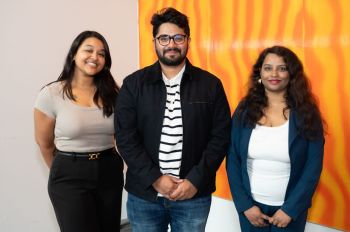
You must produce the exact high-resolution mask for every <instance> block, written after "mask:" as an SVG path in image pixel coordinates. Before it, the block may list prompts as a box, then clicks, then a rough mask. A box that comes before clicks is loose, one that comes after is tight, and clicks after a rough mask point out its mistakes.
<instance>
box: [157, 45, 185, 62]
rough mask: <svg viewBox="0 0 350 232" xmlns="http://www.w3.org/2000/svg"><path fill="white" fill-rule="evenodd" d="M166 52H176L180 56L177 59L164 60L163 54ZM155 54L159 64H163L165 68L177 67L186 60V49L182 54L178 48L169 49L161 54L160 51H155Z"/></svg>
mask: <svg viewBox="0 0 350 232" xmlns="http://www.w3.org/2000/svg"><path fill="white" fill-rule="evenodd" d="M168 51H176V52H178V53H180V56H179V57H177V58H176V59H169V58H166V57H165V53H167V52H168ZM156 53H157V56H158V59H159V61H160V62H161V63H163V64H165V65H167V66H178V65H180V64H181V63H182V62H183V61H184V60H185V59H186V54H187V49H186V50H185V51H184V53H183V54H182V53H181V50H180V49H178V48H169V49H167V50H164V51H163V54H160V53H161V51H158V50H157V49H156Z"/></svg>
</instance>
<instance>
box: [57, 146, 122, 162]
mask: <svg viewBox="0 0 350 232" xmlns="http://www.w3.org/2000/svg"><path fill="white" fill-rule="evenodd" d="M116 153H117V152H116V150H115V148H114V147H113V148H110V149H107V150H103V151H97V152H67V151H60V150H56V152H55V154H57V155H64V156H69V157H73V158H86V159H88V160H96V159H99V158H100V157H101V156H105V155H115V154H116Z"/></svg>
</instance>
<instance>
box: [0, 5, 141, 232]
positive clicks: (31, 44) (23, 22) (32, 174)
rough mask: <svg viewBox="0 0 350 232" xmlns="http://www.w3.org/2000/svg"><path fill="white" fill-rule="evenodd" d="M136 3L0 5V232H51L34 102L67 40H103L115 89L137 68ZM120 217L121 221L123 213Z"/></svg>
mask: <svg viewBox="0 0 350 232" xmlns="http://www.w3.org/2000/svg"><path fill="white" fill-rule="evenodd" d="M137 4H138V2H137V0H99V1H93V0H59V1H54V0H30V1H26V0H1V1H0V107H1V113H0V118H1V120H0V231H2V232H19V231H27V232H52V231H58V226H57V223H56V219H55V216H54V212H53V209H52V206H51V203H50V200H49V198H48V194H47V189H46V188H47V178H48V170H47V168H46V166H45V165H44V163H43V161H42V158H41V155H40V153H39V151H38V148H37V146H36V144H35V142H34V136H33V133H34V132H33V103H34V100H35V97H36V95H37V93H38V91H39V90H40V88H41V87H42V86H43V85H45V84H46V83H48V82H50V81H53V80H55V79H57V77H58V75H59V74H60V72H61V70H62V67H63V62H64V59H65V56H66V55H67V52H68V49H69V47H70V45H71V43H72V42H73V40H74V38H75V37H76V36H77V35H78V34H79V33H80V32H81V31H83V30H87V29H89V30H96V31H98V32H100V33H101V34H102V35H104V36H105V38H106V39H107V41H108V43H109V45H110V49H111V53H112V62H113V64H112V73H113V75H114V76H115V77H116V79H117V81H118V83H121V80H122V78H123V77H124V76H126V75H127V74H129V73H131V72H132V71H134V70H136V69H137V68H138V12H137V9H138V8H137ZM123 217H126V214H125V208H124V209H123Z"/></svg>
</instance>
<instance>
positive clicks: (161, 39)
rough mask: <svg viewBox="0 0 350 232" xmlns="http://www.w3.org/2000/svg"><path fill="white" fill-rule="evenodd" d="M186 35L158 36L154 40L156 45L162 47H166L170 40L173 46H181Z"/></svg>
mask: <svg viewBox="0 0 350 232" xmlns="http://www.w3.org/2000/svg"><path fill="white" fill-rule="evenodd" d="M186 37H187V35H181V34H176V35H173V36H170V35H160V36H158V37H157V38H156V39H157V40H158V43H159V44H160V45H162V46H167V45H168V44H169V43H170V40H173V41H174V43H175V44H178V45H179V44H183V43H184V42H185V40H186Z"/></svg>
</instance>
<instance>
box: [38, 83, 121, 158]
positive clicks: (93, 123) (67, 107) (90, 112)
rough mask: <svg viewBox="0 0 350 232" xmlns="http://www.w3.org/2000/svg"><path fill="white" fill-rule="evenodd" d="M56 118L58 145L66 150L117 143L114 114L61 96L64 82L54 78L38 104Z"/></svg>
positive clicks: (93, 147) (48, 114) (107, 147)
mask: <svg viewBox="0 0 350 232" xmlns="http://www.w3.org/2000/svg"><path fill="white" fill-rule="evenodd" d="M34 107H35V108H36V109H38V110H40V111H41V112H43V113H44V114H46V115H47V116H48V117H50V118H53V119H55V120H56V124H55V130H54V134H55V144H56V148H57V149H58V150H61V151H67V152H92V151H102V150H106V149H109V148H112V147H114V122H113V118H114V117H113V114H112V115H111V116H109V117H108V118H107V117H104V115H103V111H102V109H99V108H98V107H97V106H95V107H84V106H79V105H77V104H76V103H75V102H74V101H72V100H70V99H68V97H67V96H64V98H63V96H62V84H61V83H60V82H55V83H53V84H50V85H48V86H45V87H44V88H43V89H42V90H41V91H40V93H39V95H38V97H37V99H36V102H35V106H34Z"/></svg>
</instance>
